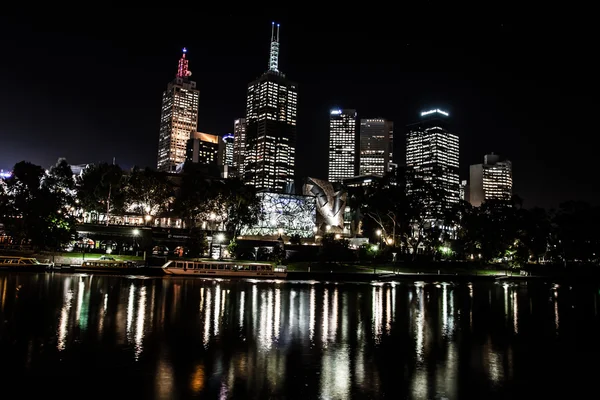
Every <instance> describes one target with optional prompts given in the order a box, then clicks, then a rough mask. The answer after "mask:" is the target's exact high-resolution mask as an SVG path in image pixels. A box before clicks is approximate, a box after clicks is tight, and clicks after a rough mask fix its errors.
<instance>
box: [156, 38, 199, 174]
mask: <svg viewBox="0 0 600 400" xmlns="http://www.w3.org/2000/svg"><path fill="white" fill-rule="evenodd" d="M186 53H187V50H186V49H185V48H184V49H183V54H182V56H181V59H179V66H178V68H177V75H176V76H175V80H173V81H172V82H171V83H169V85H168V86H167V90H165V91H164V92H163V96H162V107H161V115H160V132H159V138H158V159H157V163H156V168H157V170H158V171H162V172H175V171H176V170H177V166H178V165H180V164H183V163H184V162H185V159H186V146H187V141H188V140H189V139H190V138H191V137H192V135H193V133H194V132H196V130H197V128H198V99H199V97H200V91H199V90H198V89H196V82H194V81H191V80H190V76H191V75H192V73H191V72H190V70H189V69H188V60H187V59H186Z"/></svg>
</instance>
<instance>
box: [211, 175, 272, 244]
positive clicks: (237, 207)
mask: <svg viewBox="0 0 600 400" xmlns="http://www.w3.org/2000/svg"><path fill="white" fill-rule="evenodd" d="M213 212H215V213H216V214H217V215H219V216H220V218H221V221H222V223H223V225H224V226H225V229H226V230H227V233H228V234H229V235H230V237H232V238H235V237H237V235H238V233H239V231H240V229H241V228H242V226H246V225H254V224H256V223H258V220H259V218H260V216H261V214H262V206H261V203H260V199H259V198H258V197H257V196H256V190H255V189H254V187H253V186H249V185H245V184H244V183H243V182H242V181H241V180H240V179H228V180H226V181H225V182H223V183H221V184H220V185H219V186H218V189H217V194H216V196H215V198H214V202H213Z"/></svg>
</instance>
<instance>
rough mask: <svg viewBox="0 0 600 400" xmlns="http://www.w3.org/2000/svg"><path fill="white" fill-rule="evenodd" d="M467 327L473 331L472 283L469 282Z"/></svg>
mask: <svg viewBox="0 0 600 400" xmlns="http://www.w3.org/2000/svg"><path fill="white" fill-rule="evenodd" d="M469 329H470V330H471V331H473V284H472V283H469Z"/></svg>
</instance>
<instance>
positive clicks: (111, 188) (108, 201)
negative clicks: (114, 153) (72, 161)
mask: <svg viewBox="0 0 600 400" xmlns="http://www.w3.org/2000/svg"><path fill="white" fill-rule="evenodd" d="M76 184H77V199H78V200H79V202H80V205H81V207H82V208H83V209H84V210H85V211H87V212H94V213H97V214H100V213H106V212H107V211H108V212H109V214H117V213H122V212H123V210H124V205H125V190H124V187H125V180H124V178H123V171H122V170H121V167H119V166H118V165H114V164H108V163H100V164H97V165H89V166H87V167H86V168H85V169H84V170H83V173H82V174H81V176H79V177H78V178H77V182H76Z"/></svg>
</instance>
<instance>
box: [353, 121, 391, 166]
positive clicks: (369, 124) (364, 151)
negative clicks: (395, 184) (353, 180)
mask: <svg viewBox="0 0 600 400" xmlns="http://www.w3.org/2000/svg"><path fill="white" fill-rule="evenodd" d="M393 137H394V123H393V122H392V121H387V120H385V119H382V118H378V119H361V120H360V136H359V138H360V144H359V151H360V153H359V157H360V158H359V159H360V161H359V167H358V174H359V175H375V176H383V175H385V174H386V173H387V172H389V170H390V166H389V165H390V162H392V157H393V149H392V146H393Z"/></svg>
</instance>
